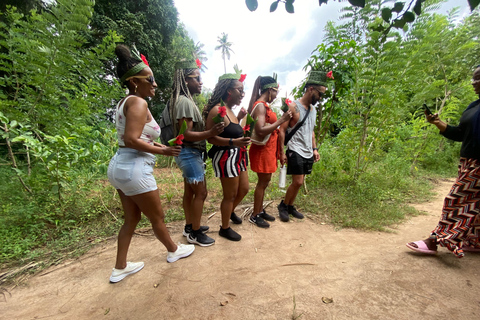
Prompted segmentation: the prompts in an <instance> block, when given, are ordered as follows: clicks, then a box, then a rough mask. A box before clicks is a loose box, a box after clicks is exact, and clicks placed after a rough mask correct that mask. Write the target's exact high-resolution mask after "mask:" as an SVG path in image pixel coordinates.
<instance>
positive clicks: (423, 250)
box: [407, 240, 437, 254]
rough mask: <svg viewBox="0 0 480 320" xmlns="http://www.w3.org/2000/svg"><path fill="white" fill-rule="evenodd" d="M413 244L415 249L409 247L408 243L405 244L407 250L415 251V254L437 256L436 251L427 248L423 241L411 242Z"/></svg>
mask: <svg viewBox="0 0 480 320" xmlns="http://www.w3.org/2000/svg"><path fill="white" fill-rule="evenodd" d="M413 243H414V244H416V245H417V248H416V247H414V246H412V245H410V243H407V248H408V249H411V250H413V251H416V252H421V253H424V254H437V250H431V249H429V248H428V247H427V244H426V243H425V241H423V240H420V241H415V242H413Z"/></svg>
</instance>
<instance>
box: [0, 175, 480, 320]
mask: <svg viewBox="0 0 480 320" xmlns="http://www.w3.org/2000/svg"><path fill="white" fill-rule="evenodd" d="M452 182H453V181H443V182H439V184H438V187H437V192H438V196H437V197H436V198H435V199H434V200H433V201H431V202H428V203H424V204H419V205H415V207H416V208H418V209H419V210H421V211H425V212H426V213H427V214H426V215H422V216H419V217H415V218H412V219H410V220H408V221H406V222H405V223H404V224H402V225H399V226H398V227H397V228H396V232H394V233H380V232H370V233H369V232H360V231H356V230H345V229H343V230H338V231H337V230H335V229H334V228H333V227H332V226H330V225H321V224H318V223H315V222H314V221H313V220H311V219H304V220H303V221H300V220H296V221H291V222H289V223H283V222H280V221H279V220H278V219H277V221H275V222H273V223H272V226H271V228H270V229H267V230H264V229H260V228H257V227H254V226H252V225H251V224H249V223H248V222H247V221H244V223H243V224H242V225H241V226H234V228H235V229H236V230H237V231H238V232H239V233H240V234H241V235H242V236H243V239H242V241H240V242H238V243H234V242H230V241H228V240H225V239H223V238H220V237H219V236H218V233H217V232H216V231H218V226H219V219H220V217H219V214H217V215H215V216H214V217H213V218H212V219H211V220H210V221H209V222H208V224H209V225H210V227H211V229H212V231H211V233H210V235H211V236H212V237H214V238H215V239H216V244H215V245H214V246H212V247H207V248H201V247H197V248H196V250H195V252H194V253H193V255H192V256H191V257H189V258H186V259H182V260H179V261H177V262H175V263H172V264H169V263H167V262H166V250H165V248H164V247H163V246H161V245H160V244H159V242H158V241H157V240H155V238H154V237H153V236H152V235H150V234H147V235H142V236H141V235H139V236H135V237H134V239H133V241H132V245H131V249H130V253H129V260H131V261H140V260H141V261H144V262H145V268H144V269H143V270H142V271H140V272H139V273H137V274H135V275H133V276H130V277H127V278H126V279H125V280H123V281H121V282H119V283H117V284H110V283H109V282H108V277H109V276H110V272H111V268H112V267H113V263H114V260H115V242H114V241H110V242H108V243H105V244H103V245H99V246H97V247H96V248H94V249H93V250H91V251H90V252H89V253H88V254H87V255H85V256H83V257H81V258H80V259H78V260H75V261H70V262H66V263H64V264H62V265H60V266H56V267H54V268H50V269H48V270H45V271H44V272H43V273H42V274H39V275H37V276H35V277H33V278H31V279H30V280H29V282H28V283H27V284H26V285H24V286H22V287H17V288H15V289H14V290H11V291H10V293H11V296H10V295H9V294H8V293H7V294H6V295H5V299H3V297H2V296H1V295H0V318H1V319H190V320H191V319H232V320H235V319H415V320H417V319H442V318H445V319H480V268H479V266H480V254H468V253H467V254H466V256H465V257H464V258H463V259H458V258H455V257H454V256H453V254H450V253H449V252H448V251H447V250H446V249H444V248H440V250H439V254H438V255H437V256H433V257H432V256H419V255H417V254H415V253H413V252H411V251H410V250H408V249H407V248H406V247H405V243H406V242H409V241H414V240H419V239H423V238H425V237H426V236H427V235H428V234H429V232H430V231H431V229H433V227H434V226H435V224H436V222H437V220H438V217H439V214H440V209H441V207H442V200H443V197H444V196H445V195H446V194H447V192H448V190H449V188H450V186H451V185H452ZM275 207H276V204H275V203H274V204H272V207H271V208H270V210H267V211H269V212H271V213H272V212H275V211H274V209H273V208H275ZM181 228H182V224H181V223H174V224H171V225H170V230H171V232H172V237H173V238H174V240H175V241H180V242H184V243H185V242H186V241H185V238H184V237H183V236H182V234H181ZM330 299H331V300H333V301H331V300H330ZM330 301H331V302H330ZM325 302H330V303H325Z"/></svg>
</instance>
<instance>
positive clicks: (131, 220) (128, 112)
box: [108, 45, 195, 282]
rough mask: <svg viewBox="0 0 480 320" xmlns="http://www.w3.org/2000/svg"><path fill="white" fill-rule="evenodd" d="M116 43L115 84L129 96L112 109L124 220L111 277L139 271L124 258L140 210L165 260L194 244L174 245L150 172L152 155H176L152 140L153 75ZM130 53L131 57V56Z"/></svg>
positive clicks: (112, 173) (155, 133)
mask: <svg viewBox="0 0 480 320" xmlns="http://www.w3.org/2000/svg"><path fill="white" fill-rule="evenodd" d="M133 49H134V50H133V51H132V52H130V49H129V48H128V47H126V46H124V45H118V46H117V48H116V49H115V53H116V55H117V57H118V59H119V62H118V65H117V74H118V77H119V78H120V83H121V84H122V85H123V86H125V87H127V88H128V95H127V96H126V97H125V98H123V99H122V100H120V102H119V103H118V105H117V108H116V115H115V126H116V128H117V137H118V145H119V149H118V151H117V153H116V154H115V156H114V157H113V158H112V160H111V161H110V165H109V166H108V179H109V180H110V183H111V184H112V185H113V186H114V187H115V189H117V191H118V194H119V195H120V200H121V202H122V206H123V211H124V217H125V222H124V224H123V226H122V228H121V229H120V232H119V234H118V246H117V260H116V263H115V268H114V269H113V271H112V275H111V276H110V282H118V281H121V280H123V279H124V278H125V277H126V276H128V275H131V274H133V273H136V272H138V271H140V270H141V269H142V268H143V266H144V263H143V262H127V253H128V247H129V246H130V241H131V239H132V236H133V232H134V231H135V228H136V226H137V224H138V222H139V221H140V218H141V214H142V212H143V213H144V214H145V215H146V216H147V218H148V219H149V220H150V223H151V224H152V228H153V232H154V233H155V236H156V237H157V238H158V240H160V242H162V244H163V245H164V246H165V247H166V248H167V251H168V254H167V261H168V262H175V261H177V260H178V259H180V258H185V257H188V256H189V255H190V254H192V252H193V251H194V250H195V246H193V245H191V244H190V245H183V244H179V245H176V244H175V243H174V242H173V241H172V238H170V235H169V233H168V230H167V227H166V225H165V222H164V221H163V219H164V212H163V209H162V204H161V202H160V197H159V196H160V195H159V192H158V188H157V183H156V181H155V178H154V177H153V166H154V165H155V159H156V158H155V154H161V155H164V156H178V155H179V154H180V150H181V148H180V147H166V146H164V145H161V144H159V143H157V142H155V140H156V139H157V138H158V137H159V135H160V127H159V126H158V124H157V122H156V121H155V119H153V117H152V114H151V113H150V111H149V110H148V106H147V101H146V100H145V99H146V98H147V97H153V96H154V95H155V88H156V87H157V84H156V83H155V78H154V77H153V73H152V70H151V69H150V67H149V66H148V62H147V59H145V57H144V56H143V55H142V56H140V55H139V54H138V51H136V49H135V48H133ZM132 53H133V56H132Z"/></svg>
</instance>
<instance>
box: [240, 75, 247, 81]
mask: <svg viewBox="0 0 480 320" xmlns="http://www.w3.org/2000/svg"><path fill="white" fill-rule="evenodd" d="M246 77H247V75H246V74H241V75H240V79H238V81H240V82H243V81H244V80H245V78H246Z"/></svg>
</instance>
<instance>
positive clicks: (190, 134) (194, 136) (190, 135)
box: [178, 118, 225, 142]
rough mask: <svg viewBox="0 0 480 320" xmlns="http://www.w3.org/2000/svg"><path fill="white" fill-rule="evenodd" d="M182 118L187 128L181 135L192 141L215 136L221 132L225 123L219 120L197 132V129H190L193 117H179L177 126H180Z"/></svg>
mask: <svg viewBox="0 0 480 320" xmlns="http://www.w3.org/2000/svg"><path fill="white" fill-rule="evenodd" d="M184 120H185V122H186V123H187V130H185V132H184V133H183V136H184V138H185V140H186V141H192V142H194V141H202V140H205V139H208V138H211V137H213V136H216V135H218V134H220V133H222V132H223V129H224V127H225V124H224V123H223V122H220V123H216V124H214V126H213V127H212V128H210V130H206V131H201V132H197V131H193V130H192V128H193V119H192V118H181V119H179V120H178V126H179V127H181V126H182V124H183V121H184Z"/></svg>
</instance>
